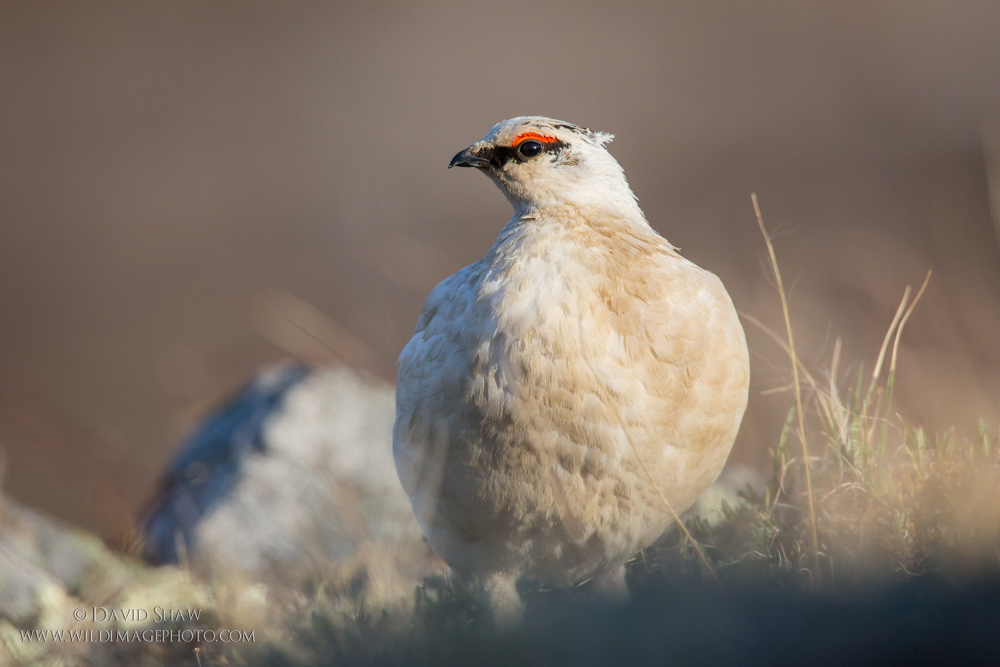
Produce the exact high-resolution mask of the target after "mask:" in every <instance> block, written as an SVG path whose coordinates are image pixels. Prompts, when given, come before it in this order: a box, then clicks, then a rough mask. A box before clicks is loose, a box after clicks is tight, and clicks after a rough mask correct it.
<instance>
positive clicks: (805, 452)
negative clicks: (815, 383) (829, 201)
mask: <svg viewBox="0 0 1000 667" xmlns="http://www.w3.org/2000/svg"><path fill="white" fill-rule="evenodd" d="M750 199H751V200H752V201H753V210H754V212H755V213H756V214H757V224H758V226H760V232H761V234H763V235H764V242H765V243H767V252H768V254H769V255H770V257H771V268H772V269H773V270H774V278H775V281H776V282H777V284H778V294H779V296H780V297H781V310H782V313H783V314H784V316H785V330H786V332H787V333H788V355H789V357H790V358H791V361H792V381H793V383H794V385H795V410H796V412H797V413H798V418H799V419H798V422H799V440H800V442H801V443H802V468H803V470H804V471H805V477H806V497H807V499H808V501H809V527H810V531H811V536H812V556H813V568H814V569H815V571H816V576H817V577H819V538H818V537H817V535H816V508H815V507H814V504H813V490H812V477H811V475H810V473H809V446H808V445H807V443H806V427H805V421H804V418H803V410H802V388H801V386H800V384H799V360H798V355H797V354H795V338H794V337H793V335H792V318H791V316H790V315H789V312H788V297H787V296H786V294H785V285H784V283H783V282H782V280H781V270H780V269H779V268H778V258H777V256H776V255H775V253H774V244H772V243H771V237H770V236H769V235H768V233H767V229H765V228H764V217H763V216H762V215H761V213H760V205H759V204H758V203H757V195H756V193H751V195H750Z"/></svg>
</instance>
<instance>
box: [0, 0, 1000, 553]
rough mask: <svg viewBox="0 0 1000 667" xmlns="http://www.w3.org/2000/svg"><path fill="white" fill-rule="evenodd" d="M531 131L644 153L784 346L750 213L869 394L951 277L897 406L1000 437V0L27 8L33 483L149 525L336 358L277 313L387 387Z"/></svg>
mask: <svg viewBox="0 0 1000 667" xmlns="http://www.w3.org/2000/svg"><path fill="white" fill-rule="evenodd" d="M522 114H542V115H548V116H554V117H556V118H561V119H564V120H568V121H572V122H576V123H579V124H583V125H586V126H589V127H592V128H594V129H601V130H606V131H610V132H614V133H616V134H617V136H618V138H617V139H616V140H615V142H614V143H613V144H612V146H611V150H612V152H613V154H614V155H615V156H616V157H617V158H618V159H619V161H620V162H621V163H622V165H623V166H624V168H625V170H626V173H627V174H628V176H629V178H630V181H631V183H632V185H633V188H634V190H635V191H636V193H637V195H638V196H639V199H640V203H641V205H642V206H643V208H644V210H645V211H646V213H647V215H648V218H649V220H650V222H651V224H652V225H653V226H654V227H655V228H656V229H658V230H659V231H660V232H662V233H663V234H664V235H665V236H666V237H667V238H669V239H670V240H671V241H672V242H673V243H674V244H676V245H678V246H680V247H681V248H682V249H683V251H684V253H685V254H686V255H687V256H688V257H690V258H692V259H693V260H694V261H696V262H698V263H699V264H701V265H703V266H705V267H707V268H709V269H711V270H712V271H714V272H716V273H717V274H719V276H720V277H722V279H723V281H724V282H725V283H726V285H727V286H728V288H729V290H730V292H731V294H732V295H733V298H734V300H735V301H736V304H737V306H738V307H739V308H740V309H742V310H744V311H746V312H749V313H752V314H754V315H755V316H757V317H759V318H760V319H762V320H764V321H765V322H768V323H769V324H770V325H771V326H774V327H776V328H779V329H780V328H781V326H782V324H781V320H780V310H779V306H778V297H777V295H776V293H775V291H774V289H773V287H772V286H771V284H770V282H769V280H770V278H769V275H770V274H769V270H768V268H767V266H766V263H765V257H766V254H765V249H764V246H763V243H762V241H761V238H760V235H759V232H758V229H757V225H756V222H755V219H754V216H753V209H752V207H751V203H750V193H751V192H756V193H757V194H758V196H759V197H760V201H761V205H762V207H763V211H764V216H765V220H766V221H767V223H768V224H769V227H770V229H771V230H772V231H773V232H775V236H776V245H777V251H778V255H779V260H780V261H781V263H782V267H783V272H784V275H785V279H786V282H787V283H789V284H790V285H792V291H791V303H792V315H793V317H794V319H795V323H796V327H797V332H798V341H797V342H798V344H799V347H800V351H801V353H802V356H803V357H804V358H805V359H806V361H807V362H808V363H809V364H810V365H811V366H812V367H814V368H816V369H821V368H823V367H824V366H827V365H828V364H829V358H830V354H831V351H832V348H833V342H834V340H835V339H836V338H837V337H843V338H844V355H843V359H844V362H843V363H842V366H841V368H842V370H843V372H844V378H846V380H847V381H850V380H851V379H852V378H856V374H857V369H858V364H860V363H864V364H865V366H866V367H867V368H869V369H870V368H871V366H872V363H873V361H874V357H875V355H876V353H877V351H878V346H879V343H880V342H881V339H882V335H883V333H884V331H885V328H886V326H887V325H888V323H889V321H890V320H891V318H892V315H893V313H894V311H895V308H896V305H897V303H898V300H899V298H900V296H901V295H902V291H903V289H904V287H905V286H906V285H907V284H912V285H913V286H914V287H916V286H918V285H919V283H920V282H921V281H922V279H923V277H924V274H925V273H926V271H927V269H933V270H934V271H935V277H934V278H933V280H932V283H931V286H930V288H929V289H928V293H927V295H926V296H925V300H924V301H923V302H922V304H921V305H920V307H919V308H918V309H917V311H916V314H915V315H914V317H913V319H912V320H911V322H910V323H909V325H908V328H907V331H906V335H905V340H904V345H903V349H902V352H901V354H902V356H901V364H900V371H899V375H898V378H897V387H898V392H899V394H898V396H899V399H898V401H899V402H898V406H899V408H900V411H901V412H902V413H903V414H904V415H905V416H906V418H907V419H908V421H910V422H911V423H917V424H925V425H927V426H928V427H930V428H932V429H935V430H938V431H942V430H945V429H948V428H950V427H953V426H954V427H956V428H957V429H958V430H959V432H960V433H966V434H969V433H974V431H975V428H976V422H977V420H978V419H979V417H985V418H987V419H988V420H992V423H993V424H994V427H995V425H996V424H997V423H998V421H1000V333H998V332H1000V247H998V243H997V234H996V231H995V229H994V227H993V223H992V222H991V217H990V200H989V188H988V180H989V175H988V171H987V169H986V166H985V165H986V160H985V151H986V148H988V146H989V145H990V143H989V142H990V141H993V139H990V137H994V138H995V137H996V136H1000V134H998V133H997V131H996V129H995V128H997V127H998V125H997V120H996V119H997V118H998V114H1000V4H998V3H997V2H996V1H995V0H982V1H976V0H959V1H957V2H951V3H941V2H931V1H924V0H919V1H917V0H914V1H909V2H881V3H869V2H861V1H854V0H849V1H846V2H802V1H801V0H795V1H787V2H784V1H783V2H767V3H736V2H732V3H726V2H707V3H693V2H666V3H652V2H650V3H617V4H614V5H612V3H569V2H559V3H552V4H545V5H542V4H538V3H535V2H530V3H528V2H525V3H517V2H506V3H491V4H481V5H474V6H473V5H466V4H459V3H454V4H451V3H405V2H396V3H268V4H264V3H244V2H238V3H237V2H214V3H202V2H170V3H158V4H153V3H127V2H122V3H107V2H104V3H61V4H56V3H44V2H35V1H24V2H10V1H6V2H3V3H2V4H0V447H2V449H3V450H4V451H5V452H6V478H5V480H4V482H3V484H4V487H5V489H6V490H7V492H9V493H11V494H12V495H14V496H15V497H18V498H21V499H23V500H25V501H27V502H29V503H32V504H34V505H36V506H39V507H41V508H43V509H45V510H47V511H50V512H52V513H55V514H57V515H59V516H62V517H64V518H67V519H69V520H71V521H74V522H77V523H79V524H81V525H84V526H86V527H89V528H93V529H97V530H100V531H102V532H103V533H104V534H106V535H110V534H113V533H115V532H117V531H119V530H121V529H122V527H123V526H124V525H126V524H127V521H128V517H129V516H130V515H131V514H133V513H134V512H135V511H136V509H137V508H138V507H139V506H140V505H141V503H142V502H143V500H144V499H145V498H147V497H148V495H149V493H150V492H151V488H152V485H153V483H154V481H155V478H156V476H157V475H158V473H159V471H160V469H161V467H162V466H163V464H164V462H165V461H166V459H167V458H168V457H169V456H170V454H171V452H172V451H173V449H174V447H175V446H176V444H177V443H178V441H179V439H180V438H181V437H182V436H183V435H184V433H185V432H186V431H187V429H189V428H190V427H191V426H192V425H193V424H194V423H196V420H197V418H198V417H199V416H200V415H202V414H204V412H205V411H206V410H208V409H210V408H211V407H212V406H213V405H214V404H215V403H216V402H217V401H219V400H220V399H222V398H224V397H225V395H226V394H227V393H228V392H231V391H232V390H234V389H235V388H236V387H238V386H239V385H240V384H241V383H242V382H243V381H245V380H246V379H247V378H248V377H250V376H251V374H252V373H253V372H254V371H255V369H257V368H258V367H259V366H261V365H262V364H264V363H267V362H270V361H273V360H276V359H279V358H283V357H286V356H288V355H289V353H296V352H297V353H299V354H304V356H310V353H309V352H308V351H303V349H302V348H301V346H298V347H297V345H298V343H295V341H296V340H299V339H296V338H295V336H294V335H291V334H288V335H286V334H283V333H282V328H281V326H278V325H276V324H275V317H278V318H279V319H280V316H281V313H283V312H285V311H287V310H288V308H289V306H287V302H288V301H287V298H286V297H284V296H282V295H290V296H291V297H294V298H295V299H299V300H301V301H302V302H305V303H306V304H310V305H311V306H313V307H315V309H317V310H318V311H319V312H321V313H323V314H324V315H325V316H327V317H329V318H330V319H331V320H332V321H333V322H335V323H336V324H335V325H328V327H327V329H328V333H330V331H332V333H330V336H332V337H333V338H336V339H338V340H339V341H340V343H341V344H342V347H343V348H344V349H347V350H350V351H351V354H352V355H353V356H355V357H357V358H356V359H355V361H358V362H359V363H365V364H367V365H368V366H369V367H370V368H372V369H374V370H375V371H376V372H381V373H383V374H385V375H386V376H391V375H392V373H393V364H394V361H395V358H396V356H397V355H398V353H399V350H400V349H401V348H402V346H403V345H404V344H405V342H406V341H407V340H408V338H409V336H410V333H411V332H412V327H413V323H414V321H415V319H416V316H417V313H418V312H419V309H420V306H421V304H422V302H423V299H424V297H425V296H426V294H427V292H428V291H429V290H430V288H431V287H432V286H433V285H434V284H435V283H436V282H437V281H438V280H440V279H442V278H443V277H445V276H447V275H448V274H450V273H451V272H453V271H455V270H456V269H458V268H460V267H461V266H464V265H465V264H467V263H469V262H471V261H473V260H474V259H476V258H478V257H479V256H481V255H482V253H483V251H484V250H485V249H486V248H487V247H488V246H489V244H490V243H491V242H492V240H493V238H494V237H495V235H496V233H497V231H498V230H499V229H500V227H501V226H502V224H503V223H504V222H505V221H506V220H507V218H508V216H509V211H508V206H507V204H506V203H505V201H504V200H503V198H502V196H501V195H500V194H499V193H498V192H496V191H495V189H494V187H493V186H492V185H491V184H490V183H489V182H488V180H487V179H485V178H483V177H482V176H481V175H478V174H474V173H469V172H465V171H463V172H461V173H456V172H455V171H451V172H449V171H448V170H447V169H446V168H445V167H446V165H447V163H448V160H449V159H450V158H451V156H452V155H453V154H454V153H455V152H457V151H458V150H460V149H462V148H464V147H465V146H467V145H468V144H470V143H472V142H473V141H475V140H476V139H478V138H479V137H481V136H482V135H483V134H485V133H486V131H487V130H489V128H490V127H491V126H492V125H493V124H494V123H495V122H497V121H499V120H501V119H504V118H508V117H511V116H516V115H522ZM984 137H985V138H986V141H985V142H984ZM997 145H1000V144H997ZM292 310H294V308H293V309H292ZM275 313H277V315H275ZM300 315H301V313H300ZM301 317H304V318H305V319H307V320H308V319H310V318H313V320H315V319H316V318H315V317H314V314H310V313H308V312H306V314H305V315H301ZM317 326H320V328H322V323H321V325H317ZM747 331H748V337H749V340H750V345H751V350H752V353H753V358H754V376H753V377H754V380H753V388H752V395H751V408H750V413H749V414H748V417H747V418H746V420H745V421H744V427H743V430H742V432H741V436H740V440H739V441H738V443H737V448H736V450H735V453H734V458H735V459H736V460H738V461H743V462H748V463H752V464H758V465H760V464H763V463H764V462H765V461H766V460H767V453H766V450H767V447H769V446H771V445H772V444H773V443H774V442H775V438H776V435H777V433H778V431H779V430H780V426H781V423H782V422H783V419H784V415H785V411H786V410H787V406H788V405H789V400H790V399H789V396H788V395H787V394H762V392H764V391H766V390H768V389H773V388H775V387H779V386H782V385H783V384H784V383H785V382H786V379H787V378H786V375H785V370H784V369H786V368H787V364H786V363H785V360H784V359H783V357H782V354H781V352H780V350H779V349H777V348H776V347H775V346H774V345H773V344H772V343H770V342H768V341H767V339H766V338H765V337H763V336H762V335H761V334H760V333H759V332H757V331H755V330H753V327H752V326H751V325H749V324H748V325H747ZM286 333H287V332H286ZM352 337H353V339H355V340H353V342H352ZM842 379H843V378H842Z"/></svg>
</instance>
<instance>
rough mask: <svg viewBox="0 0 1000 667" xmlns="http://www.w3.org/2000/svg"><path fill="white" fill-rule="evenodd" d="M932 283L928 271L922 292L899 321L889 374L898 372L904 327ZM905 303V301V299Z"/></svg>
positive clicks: (918, 293)
mask: <svg viewBox="0 0 1000 667" xmlns="http://www.w3.org/2000/svg"><path fill="white" fill-rule="evenodd" d="M930 281H931V271H930V270H928V271H927V277H926V278H924V284H923V285H921V286H920V290H919V291H918V292H917V296H915V297H913V303H911V304H910V307H909V308H907V309H906V314H905V315H903V319H901V320H900V321H899V328H898V329H896V339H895V340H894V341H893V342H892V360H891V361H890V362H889V373H890V374H892V373H895V372H896V353H897V352H899V338H900V336H902V335H903V327H904V326H906V321H907V320H908V319H910V315H912V314H913V309H914V308H916V307H917V302H919V301H920V297H922V296H923V295H924V290H925V289H927V283H929V282H930ZM906 289H907V293H909V289H910V287H909V285H907V287H906ZM904 301H905V299H904Z"/></svg>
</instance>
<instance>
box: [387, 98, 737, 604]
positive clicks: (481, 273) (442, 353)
mask: <svg viewBox="0 0 1000 667" xmlns="http://www.w3.org/2000/svg"><path fill="white" fill-rule="evenodd" d="M610 138H611V137H610V135H604V134H598V133H594V132H591V131H589V130H585V129H582V128H579V127H577V126H575V125H572V124H569V123H563V122H560V121H555V120H551V119H547V118H541V117H522V118H515V119H513V120H508V121H504V122H503V123H500V124H498V125H497V126H495V127H494V128H493V129H492V131H491V132H490V133H489V134H488V135H487V136H486V137H485V138H484V139H483V140H481V141H479V142H477V143H475V144H473V145H472V146H471V147H469V149H467V150H465V151H462V152H461V153H459V154H458V155H456V156H455V158H454V160H452V165H451V166H471V167H477V168H479V169H481V170H482V171H484V172H486V174H487V175H489V176H490V177H491V178H492V179H493V180H494V182H496V183H497V185H498V186H499V187H500V189H501V190H502V191H503V192H504V194H505V195H506V196H507V198H508V200H509V201H510V202H511V204H512V205H513V207H514V216H513V217H512V218H511V220H510V221H509V222H508V223H507V225H506V226H505V227H504V228H503V230H502V231H501V232H500V236H499V238H498V239H497V240H496V242H495V243H494V244H493V246H492V247H491V248H490V249H489V251H488V252H487V253H486V255H485V256H484V257H483V258H482V259H480V260H479V261H477V262H475V263H474V264H471V265H470V266H467V267H466V268H464V269H462V270H461V271H459V272H458V273H456V274H454V275H453V276H451V277H449V278H448V279H446V280H445V281H444V282H442V283H441V284H440V285H438V286H437V287H436V288H435V289H434V290H433V291H432V292H431V294H430V296H429V297H428V298H427V301H426V303H425V304H424V308H423V312H422V313H421V315H420V318H419V320H418V322H417V326H416V333H415V335H414V336H413V339H412V340H411V341H410V342H409V344H408V345H407V346H406V348H405V349H404V350H403V352H402V354H401V356H400V358H399V380H398V384H397V390H396V424H395V429H394V432H393V451H394V456H395V461H396V470H397V472H398V473H399V477H400V480H401V482H402V484H403V487H404V489H405V490H406V492H407V494H408V495H409V497H410V500H411V502H412V504H413V508H414V511H415V513H416V516H417V520H418V522H419V523H420V525H421V527H422V529H423V530H424V533H425V534H426V535H427V538H428V540H429V541H430V544H431V546H432V547H433V548H434V549H435V550H436V551H437V552H438V553H439V554H440V555H441V556H442V557H443V558H444V559H445V561H447V562H448V563H449V564H450V565H451V566H452V567H453V568H454V569H455V571H456V572H458V573H459V574H460V575H461V576H463V577H466V578H477V579H478V580H479V581H480V582H481V583H482V584H483V585H484V587H485V590H486V592H487V593H488V594H489V595H490V597H491V602H492V604H493V605H494V606H495V607H496V608H498V610H500V609H508V610H509V609H515V608H517V605H518V602H517V594H516V591H515V589H514V582H515V581H516V580H517V578H518V577H520V576H521V575H525V574H526V575H531V576H533V577H539V578H542V579H545V580H549V581H552V582H554V583H572V582H575V581H579V580H581V579H583V578H586V577H590V576H596V577H598V578H599V581H600V583H601V584H602V585H603V587H604V588H609V589H612V590H618V591H624V577H623V574H624V568H623V565H624V563H625V561H626V560H627V559H629V558H630V557H631V556H632V555H634V554H635V553H636V552H637V551H638V550H640V549H642V548H644V547H646V546H648V545H649V544H651V543H652V542H653V541H654V540H655V539H656V538H657V537H658V536H659V535H660V534H661V533H662V532H663V530H664V529H665V528H666V527H667V526H668V525H669V523H670V521H671V516H672V514H671V511H670V509H668V508H667V507H666V506H665V504H664V502H663V499H664V498H665V499H666V500H667V501H668V502H669V504H670V505H671V507H672V509H673V511H674V512H676V513H680V512H683V511H684V510H686V509H687V508H689V507H690V506H691V505H692V504H693V503H694V502H695V501H696V500H697V498H698V496H699V495H700V494H701V493H702V491H704V490H705V489H706V488H708V487H709V486H710V485H711V484H712V482H713V481H714V480H715V478H716V477H717V476H718V474H719V472H720V471H721V470H722V467H723V464H724V463H725V461H726V458H727V457H728V455H729V451H730V449H731V447H732V444H733V440H734V438H735V437H736V432H737V430H738V428H739V424H740V420H741V418H742V416H743V412H744V410H745V408H746V401H747V388H748V383H749V360H748V355H747V348H746V341H745V339H744V335H743V329H742V327H741V326H740V323H739V320H738V318H737V315H736V311H735V309H734V307H733V304H732V301H731V300H730V298H729V295H728V294H727V293H726V290H725V288H724V287H723V286H722V283H721V282H720V281H719V279H718V278H716V277H715V276H714V275H713V274H711V273H709V272H707V271H704V270H703V269H700V268H699V267H697V266H696V265H695V264H693V263H691V262H689V261H688V260H686V259H684V258H683V257H681V256H680V255H679V254H678V253H677V251H676V250H675V249H674V247H673V246H671V245H670V244H669V243H668V242H667V241H666V240H665V239H664V238H663V237H661V236H660V235H659V234H657V233H656V232H655V231H654V230H653V229H652V228H651V227H650V226H649V224H648V223H647V222H646V220H645V218H644V216H643V214H642V211H641V210H640V209H639V207H638V205H637V204H636V200H635V196H634V195H633V194H632V191H631V190H630V189H629V186H628V183H627V181H626V180H625V175H624V173H623V172H622V169H621V167H620V166H619V165H618V163H617V162H616V161H615V159H614V158H613V157H611V155H610V154H609V153H608V152H607V150H605V148H604V145H605V144H606V143H607V142H608V141H609V140H610ZM647 471H648V472H647ZM661 494H662V496H663V498H661Z"/></svg>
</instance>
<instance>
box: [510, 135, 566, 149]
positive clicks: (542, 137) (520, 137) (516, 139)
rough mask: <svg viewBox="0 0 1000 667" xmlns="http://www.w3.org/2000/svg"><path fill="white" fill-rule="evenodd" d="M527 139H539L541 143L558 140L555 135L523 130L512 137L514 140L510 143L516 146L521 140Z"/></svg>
mask: <svg viewBox="0 0 1000 667" xmlns="http://www.w3.org/2000/svg"><path fill="white" fill-rule="evenodd" d="M528 139H532V140H534V141H539V142H541V143H543V144H551V143H555V142H556V141H559V140H558V139H556V138H555V137H546V136H545V135H544V134H538V133H537V132H523V133H521V134H519V135H517V136H516V137H514V142H513V143H512V144H511V145H513V146H517V145H518V144H519V143H521V142H522V141H527V140H528Z"/></svg>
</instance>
